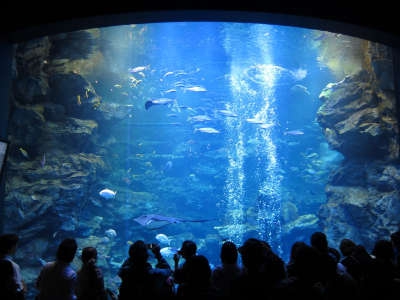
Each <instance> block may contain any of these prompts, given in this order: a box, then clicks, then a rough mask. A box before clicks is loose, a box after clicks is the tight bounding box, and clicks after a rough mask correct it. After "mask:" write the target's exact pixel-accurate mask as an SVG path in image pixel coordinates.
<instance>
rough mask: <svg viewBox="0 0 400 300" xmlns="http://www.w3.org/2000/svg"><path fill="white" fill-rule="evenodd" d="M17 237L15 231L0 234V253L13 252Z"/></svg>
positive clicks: (15, 247)
mask: <svg viewBox="0 0 400 300" xmlns="http://www.w3.org/2000/svg"><path fill="white" fill-rule="evenodd" d="M18 241H19V237H18V235H17V234H15V233H5V234H2V235H0V255H7V254H14V253H15V250H16V249H17V244H18Z"/></svg>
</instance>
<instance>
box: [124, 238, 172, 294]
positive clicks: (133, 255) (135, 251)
mask: <svg viewBox="0 0 400 300" xmlns="http://www.w3.org/2000/svg"><path fill="white" fill-rule="evenodd" d="M148 248H149V245H147V244H145V243H144V241H142V240H137V241H136V242H135V243H133V244H132V245H131V246H130V247H129V257H128V258H127V259H126V260H125V261H124V263H123V264H122V266H121V268H120V269H119V271H118V276H119V277H120V278H121V280H122V281H121V285H120V287H119V295H118V299H119V300H126V299H143V298H144V297H146V298H152V297H168V296H172V295H173V294H172V283H171V282H170V278H169V276H170V275H171V274H172V269H171V267H170V265H169V264H168V262H167V261H166V260H165V259H164V258H163V257H162V255H161V253H160V246H159V245H158V244H151V249H148ZM148 250H151V251H152V252H153V254H154V256H155V258H156V259H157V264H156V266H155V267H154V268H153V266H152V265H151V264H150V263H149V262H148V258H149V253H148Z"/></svg>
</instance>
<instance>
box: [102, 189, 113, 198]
mask: <svg viewBox="0 0 400 300" xmlns="http://www.w3.org/2000/svg"><path fill="white" fill-rule="evenodd" d="M116 194H117V192H114V191H112V190H110V189H104V190H101V191H100V192H99V195H100V196H101V197H103V198H105V199H113V198H115V195H116Z"/></svg>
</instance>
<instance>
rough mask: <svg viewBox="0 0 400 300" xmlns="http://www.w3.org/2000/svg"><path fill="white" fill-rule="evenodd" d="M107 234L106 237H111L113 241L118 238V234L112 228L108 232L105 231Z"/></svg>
mask: <svg viewBox="0 0 400 300" xmlns="http://www.w3.org/2000/svg"><path fill="white" fill-rule="evenodd" d="M105 234H106V236H107V237H109V238H110V239H111V238H115V237H116V236H117V232H116V231H115V230H114V229H112V228H110V229H107V230H106V231H105Z"/></svg>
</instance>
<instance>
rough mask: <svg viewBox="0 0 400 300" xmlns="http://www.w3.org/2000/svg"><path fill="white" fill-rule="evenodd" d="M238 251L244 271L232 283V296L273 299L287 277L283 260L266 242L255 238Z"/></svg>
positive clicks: (248, 240)
mask: <svg viewBox="0 0 400 300" xmlns="http://www.w3.org/2000/svg"><path fill="white" fill-rule="evenodd" d="M238 250H239V253H240V255H241V258H242V263H243V268H244V269H243V273H242V274H241V275H240V276H239V277H238V279H237V280H235V281H234V282H233V283H232V289H231V295H232V296H233V295H234V296H238V297H245V298H253V297H267V298H271V297H273V296H274V295H275V293H276V289H277V287H278V286H279V285H280V282H281V281H282V280H283V279H284V278H285V277H286V271H285V263H284V262H283V260H282V259H281V258H280V257H279V256H278V255H276V254H275V253H274V252H273V251H272V250H271V248H270V246H269V245H268V244H267V243H266V242H264V241H261V240H259V239H255V238H249V239H247V240H246V241H245V242H244V243H243V245H242V246H241V247H239V249H238Z"/></svg>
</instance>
